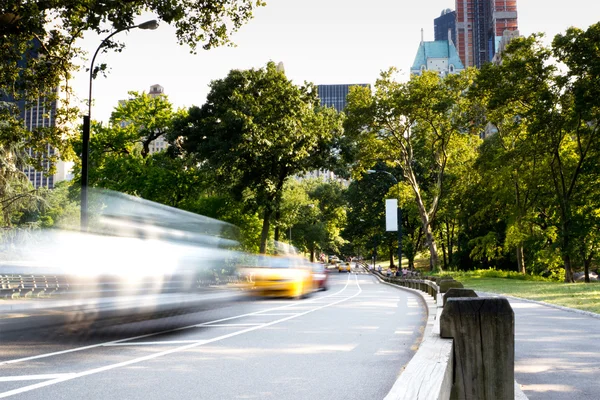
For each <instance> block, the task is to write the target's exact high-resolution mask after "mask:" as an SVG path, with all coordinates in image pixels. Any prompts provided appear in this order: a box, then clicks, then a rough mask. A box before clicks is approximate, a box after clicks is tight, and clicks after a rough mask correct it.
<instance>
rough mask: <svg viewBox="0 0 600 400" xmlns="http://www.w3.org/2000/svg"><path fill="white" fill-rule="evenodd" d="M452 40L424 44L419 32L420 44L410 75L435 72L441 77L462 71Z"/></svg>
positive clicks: (462, 67)
mask: <svg viewBox="0 0 600 400" xmlns="http://www.w3.org/2000/svg"><path fill="white" fill-rule="evenodd" d="M464 69H465V67H464V66H463V64H462V62H461V61H460V57H459V56H458V52H457V51H456V47H454V43H453V42H452V39H450V40H436V41H434V42H425V41H424V40H423V31H421V44H420V45H419V50H417V55H416V56H415V61H414V62H413V65H412V67H411V68H410V73H411V74H415V75H421V73H423V71H435V72H437V73H438V74H440V75H441V76H447V75H449V74H456V73H459V72H460V71H462V70H464Z"/></svg>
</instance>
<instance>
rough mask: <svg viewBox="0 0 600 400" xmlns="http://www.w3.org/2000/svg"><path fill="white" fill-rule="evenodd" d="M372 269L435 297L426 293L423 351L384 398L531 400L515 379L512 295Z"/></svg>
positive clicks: (409, 399)
mask: <svg viewBox="0 0 600 400" xmlns="http://www.w3.org/2000/svg"><path fill="white" fill-rule="evenodd" d="M367 269H368V268H367ZM370 272H372V273H373V274H374V275H376V276H378V277H379V278H380V279H381V280H383V281H385V282H388V283H390V284H395V285H398V286H402V287H406V288H409V289H413V290H418V291H421V292H425V293H427V294H429V295H430V296H431V297H426V296H423V298H424V299H425V301H426V303H427V305H428V312H429V317H428V322H427V326H426V329H425V333H424V336H423V340H422V342H421V345H420V346H419V350H418V351H417V352H416V354H415V355H414V357H413V358H412V359H411V361H410V362H409V363H408V364H407V365H406V367H405V369H404V371H403V372H402V374H401V375H400V376H399V378H398V380H397V381H396V382H395V384H394V386H393V387H392V389H391V390H390V392H389V393H388V395H387V396H386V397H385V400H433V399H435V400H438V399H440V400H442V399H443V400H448V399H452V400H455V399H460V400H463V399H477V400H513V399H527V397H526V396H525V395H524V394H523V393H522V392H521V390H520V389H519V388H518V386H517V385H516V383H515V381H514V357H515V356H514V313H513V311H512V308H511V307H510V304H509V303H508V300H506V299H505V298H497V297H493V298H492V297H482V298H480V297H477V294H476V293H475V292H474V291H472V290H470V289H464V288H463V287H462V286H463V285H462V284H461V283H460V282H457V281H454V280H453V279H448V278H444V279H441V278H437V277H436V278H435V281H434V280H432V279H428V277H424V278H423V279H403V278H400V277H388V276H384V275H383V274H381V273H379V272H378V271H373V270H370Z"/></svg>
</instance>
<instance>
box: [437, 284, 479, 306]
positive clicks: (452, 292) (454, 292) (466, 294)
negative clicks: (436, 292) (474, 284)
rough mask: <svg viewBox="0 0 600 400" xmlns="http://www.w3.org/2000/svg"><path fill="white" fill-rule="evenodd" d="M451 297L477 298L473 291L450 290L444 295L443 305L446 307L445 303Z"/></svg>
mask: <svg viewBox="0 0 600 400" xmlns="http://www.w3.org/2000/svg"><path fill="white" fill-rule="evenodd" d="M452 297H479V296H477V293H475V291H474V290H473V289H461V288H450V289H448V291H447V292H446V293H444V304H442V306H444V305H446V301H447V300H448V299H449V298H452Z"/></svg>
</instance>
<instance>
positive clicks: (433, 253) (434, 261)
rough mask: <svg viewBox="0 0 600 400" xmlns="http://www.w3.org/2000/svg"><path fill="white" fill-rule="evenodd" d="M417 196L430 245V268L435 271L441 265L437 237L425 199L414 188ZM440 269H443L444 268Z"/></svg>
mask: <svg viewBox="0 0 600 400" xmlns="http://www.w3.org/2000/svg"><path fill="white" fill-rule="evenodd" d="M413 191H414V192H415V198H416V202H417V207H418V209H419V216H420V217H421V225H423V231H425V238H426V239H425V240H426V241H427V246H428V247H429V270H430V271H434V270H435V269H436V268H438V267H439V265H438V262H439V260H438V254H437V246H436V244H435V238H434V237H433V232H432V231H431V221H430V220H429V214H428V213H427V210H426V209H425V204H423V199H422V198H421V194H420V193H419V192H418V191H416V190H414V187H413ZM440 270H442V271H443V269H442V268H440Z"/></svg>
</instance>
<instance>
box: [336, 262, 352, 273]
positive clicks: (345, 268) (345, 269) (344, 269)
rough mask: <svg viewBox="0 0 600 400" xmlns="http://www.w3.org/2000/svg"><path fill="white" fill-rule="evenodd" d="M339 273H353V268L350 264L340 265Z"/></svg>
mask: <svg viewBox="0 0 600 400" xmlns="http://www.w3.org/2000/svg"><path fill="white" fill-rule="evenodd" d="M338 272H352V266H351V265H350V263H348V262H347V263H340V264H339V265H338Z"/></svg>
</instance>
